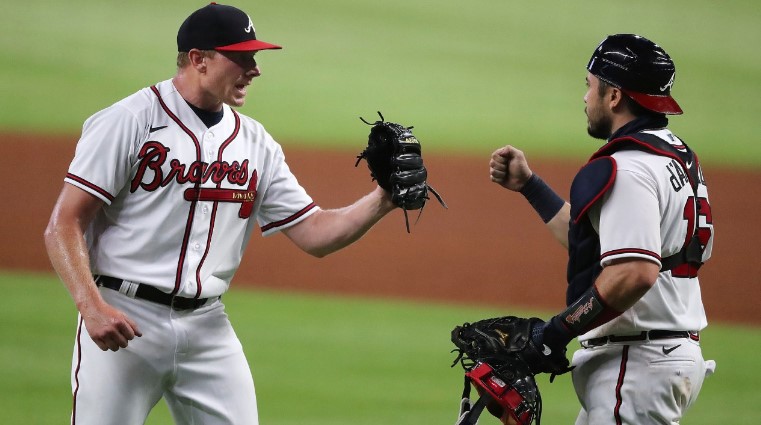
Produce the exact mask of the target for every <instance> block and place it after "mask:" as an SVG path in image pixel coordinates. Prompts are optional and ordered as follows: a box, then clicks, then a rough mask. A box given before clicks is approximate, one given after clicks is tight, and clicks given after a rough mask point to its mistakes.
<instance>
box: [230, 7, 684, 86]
mask: <svg viewBox="0 0 761 425" xmlns="http://www.w3.org/2000/svg"><path fill="white" fill-rule="evenodd" d="M243 31H245V32H247V33H249V32H251V31H253V32H254V33H256V28H254V23H253V21H251V17H250V16H249V17H248V26H247V27H246V28H245V29H243ZM671 78H672V79H673V78H674V77H671Z"/></svg>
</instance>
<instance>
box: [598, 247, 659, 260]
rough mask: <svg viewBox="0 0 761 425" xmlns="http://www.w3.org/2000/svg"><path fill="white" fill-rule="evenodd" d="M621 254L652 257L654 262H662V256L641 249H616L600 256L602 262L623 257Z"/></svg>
mask: <svg viewBox="0 0 761 425" xmlns="http://www.w3.org/2000/svg"><path fill="white" fill-rule="evenodd" d="M621 254H640V255H645V256H648V257H652V258H653V259H654V260H656V261H658V262H659V263H660V262H661V256H660V254H656V253H655V252H653V251H648V250H646V249H639V248H622V249H614V250H613V251H608V252H605V253H603V254H602V255H601V256H600V261H602V260H604V259H606V258H608V257H612V256H614V255H621Z"/></svg>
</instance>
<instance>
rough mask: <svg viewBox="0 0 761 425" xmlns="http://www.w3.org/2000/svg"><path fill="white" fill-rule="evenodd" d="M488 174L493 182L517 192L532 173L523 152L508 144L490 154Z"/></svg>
mask: <svg viewBox="0 0 761 425" xmlns="http://www.w3.org/2000/svg"><path fill="white" fill-rule="evenodd" d="M489 174H490V175H491V181H493V182H494V183H497V184H499V185H500V186H502V187H504V188H506V189H510V190H512V191H515V192H518V191H520V190H521V189H523V186H524V185H525V184H526V181H527V180H528V179H529V178H530V177H531V175H532V174H533V173H532V172H531V169H530V168H529V167H528V162H527V161H526V157H525V156H524V155H523V152H522V151H520V150H518V149H516V148H514V147H512V146H510V145H508V146H505V147H503V148H499V149H497V150H496V151H494V153H492V154H491V161H490V162H489Z"/></svg>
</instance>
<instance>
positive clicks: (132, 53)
mask: <svg viewBox="0 0 761 425" xmlns="http://www.w3.org/2000/svg"><path fill="white" fill-rule="evenodd" d="M205 4H206V3H205V2H202V1H184V0H183V1H180V0H164V1H161V2H156V1H148V0H133V1H130V2H122V1H113V0H102V1H97V2H96V1H83V0H70V1H66V2H59V1H52V0H50V1H42V0H27V1H24V2H10V1H5V2H3V5H2V13H0V48H1V51H2V52H3V54H2V55H1V56H0V146H3V147H5V148H6V152H7V154H6V157H5V158H4V160H3V163H4V165H5V166H4V167H0V175H2V177H3V180H4V181H5V184H4V185H0V194H2V195H3V199H5V201H6V202H5V205H4V207H3V208H0V234H1V235H2V239H3V242H4V245H5V246H4V248H3V249H2V250H0V253H1V256H0V268H1V269H2V270H3V271H0V289H1V290H2V292H3V294H4V302H3V303H2V308H0V340H2V341H3V343H2V344H0V410H2V411H3V412H4V417H5V418H6V419H5V420H4V421H5V422H7V423H25V424H58V423H65V422H66V421H67V418H68V415H69V409H70V407H71V395H70V385H69V367H70V361H71V348H72V344H73V336H74V330H75V325H76V310H75V309H74V307H73V305H72V303H71V301H70V299H69V296H68V294H67V293H66V291H65V290H64V289H63V287H62V285H60V284H59V283H58V281H57V278H56V277H55V275H54V273H53V271H52V269H51V268H50V266H49V264H48V263H47V258H46V257H45V254H44V248H43V247H42V239H41V237H42V231H43V229H44V225H45V223H46V221H47V217H48V216H49V214H50V207H52V204H53V203H54V202H55V196H57V193H58V190H60V186H61V184H62V183H61V179H62V173H63V172H65V169H66V168H65V167H66V166H67V164H68V161H69V160H70V156H71V154H72V153H73V149H74V145H75V143H76V140H77V138H78V135H79V131H80V129H81V125H82V123H83V121H84V120H85V119H86V118H87V117H89V116H90V115H92V114H93V113H94V112H96V111H98V110H100V109H102V108H105V107H107V106H109V105H111V104H112V103H114V102H116V101H117V100H119V99H121V98H123V97H125V96H128V95H130V94H132V93H134V92H135V91H137V90H139V89H140V88H142V87H146V86H149V85H151V84H154V83H156V82H158V81H161V80H164V79H168V78H171V77H172V76H173V75H174V72H175V56H176V42H175V37H176V33H177V29H178V27H179V25H180V24H181V23H182V21H183V20H184V19H185V18H186V17H187V16H188V15H189V14H190V13H191V12H192V11H193V10H195V9H198V8H200V7H202V6H204V5H205ZM231 4H233V5H235V6H237V7H239V8H241V9H243V10H245V11H246V12H248V13H249V14H250V16H251V18H252V20H253V22H254V25H255V26H256V30H257V36H258V38H260V39H262V40H265V41H269V42H272V43H276V44H280V45H282V46H284V49H283V50H281V51H265V52H261V53H259V54H258V55H257V60H258V62H259V63H260V66H261V69H262V73H263V75H262V77H261V78H259V79H257V80H255V81H254V83H253V85H252V86H251V87H250V88H249V96H248V101H247V103H246V105H245V106H244V107H242V108H240V111H241V112H242V113H244V114H246V115H250V116H252V117H254V118H255V119H257V120H258V121H260V122H262V123H263V124H264V125H265V127H266V128H267V130H268V131H269V132H270V133H271V134H272V135H273V136H274V137H275V138H276V140H278V141H279V142H280V143H281V144H283V146H284V149H285V150H286V154H287V155H288V157H289V158H292V163H291V164H292V168H293V169H294V170H295V172H296V174H297V176H298V177H299V179H300V181H302V182H303V184H304V185H305V186H306V187H307V188H308V189H309V190H310V193H313V196H315V198H316V199H321V200H322V201H321V202H322V204H323V205H326V206H328V207H333V206H341V205H344V204H345V203H346V202H351V201H352V200H354V199H356V198H357V197H358V196H361V195H362V194H363V193H364V192H365V191H367V190H370V188H371V187H372V186H371V183H370V182H369V177H368V176H367V172H366V169H364V167H363V166H362V167H361V169H360V170H356V169H354V168H353V167H352V165H353V162H354V156H355V155H356V154H357V153H359V151H361V149H362V148H363V147H364V144H365V142H366V138H367V131H368V127H367V126H366V125H365V124H363V123H362V122H361V121H360V120H359V117H360V116H362V117H364V118H365V119H367V120H369V121H372V120H374V119H376V117H377V115H376V111H381V112H382V113H383V115H384V116H385V117H386V119H387V120H391V121H397V122H402V123H403V124H406V125H414V127H415V134H416V135H417V136H418V138H419V139H420V140H421V142H422V143H423V149H424V152H425V154H426V161H427V163H428V164H429V169H430V170H431V184H433V186H434V187H436V188H437V189H438V190H440V191H441V193H442V194H443V195H444V197H445V200H447V201H448V202H449V204H450V210H448V211H446V212H445V211H443V210H441V208H439V207H438V205H431V206H429V207H426V211H425V214H423V216H422V218H421V220H420V223H419V225H418V226H416V227H414V228H413V234H412V235H406V233H405V232H404V230H403V221H402V218H401V216H400V215H394V216H392V217H388V218H387V219H386V220H384V222H382V223H381V224H380V225H379V226H378V229H374V230H373V231H371V233H370V234H369V235H368V237H367V238H366V240H363V241H360V242H359V243H358V244H357V246H356V247H355V246H352V247H350V248H348V249H347V250H346V252H342V253H339V254H337V255H335V256H332V257H329V258H327V259H325V260H324V261H316V260H312V259H303V257H305V256H304V255H303V254H300V253H298V252H297V250H296V249H295V248H293V247H291V246H288V245H289V244H288V243H287V242H286V241H285V238H282V237H277V236H276V237H273V238H268V239H264V240H262V239H261V238H254V240H253V243H252V246H251V247H250V249H249V251H248V252H247V258H246V264H249V263H250V264H254V265H255V267H251V268H247V269H245V270H241V273H240V275H239V276H236V282H235V284H234V287H233V290H232V292H233V293H232V294H231V296H229V297H227V298H226V304H227V306H228V310H229V312H230V315H231V317H232V320H233V324H234V326H235V327H236V330H237V331H238V333H239V336H240V338H241V341H242V342H243V344H244V346H245V347H246V352H247V353H248V355H249V360H250V361H251V365H252V370H253V372H254V377H255V380H256V384H257V392H258V397H259V405H260V406H259V408H260V412H261V421H262V423H263V424H278V425H280V424H290V423H294V424H295V423H299V424H303V423H316V424H320V423H324V424H343V423H346V424H349V423H366V424H373V423H378V424H380V423H384V424H385V423H390V422H393V423H399V424H405V423H409V424H413V423H414V424H418V423H454V420H455V416H456V412H457V404H458V402H459V397H460V391H461V380H462V374H461V370H459V369H458V368H449V365H450V364H451V361H452V360H453V358H454V357H453V356H452V355H450V353H449V350H450V349H451V348H452V347H451V343H450V342H449V340H448V334H449V331H450V329H451V327H452V326H454V325H455V324H458V323H461V322H463V321H472V320H477V319H480V318H484V317H490V316H497V315H504V314H508V313H509V314H534V315H538V316H539V317H548V316H549V315H551V314H553V312H554V311H556V310H557V309H556V308H555V306H556V305H559V304H558V303H562V298H563V293H562V291H563V287H564V285H565V283H564V276H565V270H564V261H565V253H563V252H562V250H560V249H557V248H555V249H551V248H550V249H545V247H544V245H542V244H540V242H538V241H539V240H542V239H543V238H544V239H548V238H549V236H548V235H547V234H546V231H545V230H544V229H543V226H542V225H541V222H538V221H539V220H537V219H536V218H535V217H534V216H533V215H531V214H533V213H532V212H531V211H530V207H528V206H527V205H525V202H523V201H522V200H521V199H516V198H511V197H510V198H506V199H503V198H502V197H500V195H501V193H502V192H499V191H498V190H497V189H495V188H492V187H491V186H490V185H489V184H488V181H486V180H485V179H486V167H487V162H488V156H489V154H490V153H491V152H492V151H493V150H494V149H496V148H498V147H501V146H503V145H505V144H508V143H510V144H515V145H517V146H519V147H521V149H523V150H524V151H525V152H526V153H527V155H528V156H529V157H530V159H532V161H533V160H536V162H534V163H533V164H534V166H535V167H536V168H535V169H537V170H542V171H541V172H540V173H542V174H543V175H547V176H549V177H548V179H547V180H548V181H549V182H550V183H551V184H553V185H555V186H556V187H557V188H558V191H559V192H561V193H566V192H567V186H568V184H569V183H570V181H568V180H567V178H570V177H571V176H572V175H573V172H574V171H575V170H576V169H578V167H579V166H580V165H581V164H583V163H584V161H585V159H586V158H588V156H589V155H590V154H591V153H592V152H593V151H594V150H596V149H597V146H598V144H597V142H595V141H592V140H591V139H590V138H589V137H588V136H587V135H586V132H585V117H584V103H583V100H582V97H583V95H584V91H585V86H584V77H585V75H586V71H585V65H586V63H587V60H588V59H589V57H590V55H591V53H592V51H593V49H594V48H595V47H596V46H597V44H598V43H599V42H600V41H602V40H603V39H604V38H605V36H606V35H608V34H614V33H637V34H641V35H644V36H646V37H648V38H650V39H651V40H653V41H655V42H656V43H658V44H660V45H661V46H662V47H663V48H664V49H665V50H666V51H667V52H668V53H669V54H670V55H671V56H672V58H673V59H674V61H675V63H676V66H677V75H676V81H675V84H674V89H673V92H672V93H673V95H674V97H675V98H676V99H677V100H678V101H679V103H680V105H681V106H682V108H683V109H684V110H685V114H684V115H683V116H680V117H674V118H672V119H671V126H670V127H671V128H672V129H673V130H674V132H675V133H677V134H678V135H680V136H681V137H682V138H683V139H684V140H685V141H686V142H687V143H688V144H689V145H690V146H691V147H693V148H694V149H695V150H696V151H697V152H698V153H699V155H700V158H701V161H702V163H703V167H704V169H705V170H707V171H706V173H707V174H708V179H709V188H710V189H709V190H711V191H712V192H711V193H712V205H713V206H715V212H716V213H717V220H718V219H719V217H720V220H721V221H720V222H718V223H717V224H716V226H717V240H716V246H715V252H716V257H717V258H716V261H715V262H714V264H710V263H709V265H707V266H706V269H707V270H706V273H710V274H709V275H708V276H709V277H710V279H706V280H705V281H704V282H703V285H704V288H705V289H704V299H705V302H706V305H707V309H708V313H709V320H711V326H710V327H709V328H708V329H707V330H706V332H705V337H704V342H703V345H704V350H705V352H706V356H707V357H709V358H714V359H716V360H717V363H718V368H717V373H716V375H714V376H713V377H711V378H710V379H709V380H707V381H706V385H705V387H704V389H703V392H702V393H701V397H700V399H699V401H698V403H697V405H696V406H695V407H694V408H693V410H691V411H690V412H689V413H688V416H687V417H686V418H685V420H684V423H686V424H713V423H720V422H731V423H737V424H757V423H759V420H761V405H759V403H758V402H757V400H758V396H757V395H756V394H757V390H756V384H755V383H756V382H757V380H758V378H759V377H761V373H759V371H758V366H757V364H756V363H757V362H756V361H755V360H756V359H755V355H756V353H758V352H760V351H761V330H759V328H758V323H761V314H759V313H758V311H757V308H754V306H757V305H758V303H759V302H761V295H759V291H758V290H757V288H758V285H759V284H761V278H759V275H758V274H757V273H755V272H754V270H753V264H754V263H755V257H756V254H755V252H756V251H757V249H756V248H754V246H753V244H752V243H753V241H755V240H756V239H757V238H758V236H761V225H759V222H758V218H757V217H756V211H757V210H758V209H757V207H761V205H759V201H758V200H757V198H758V197H756V196H754V195H753V193H755V190H756V189H755V187H756V186H757V185H758V184H761V173H759V165H760V164H761V143H760V142H761V137H759V132H758V131H757V127H758V122H759V119H758V117H759V116H760V115H761V100H760V99H761V54H760V53H759V47H758V46H759V44H760V42H761V7H759V5H758V3H757V2H756V1H750V0H748V1H733V2H715V1H708V0H703V1H685V0H679V1H669V2H663V1H639V2H610V1H599V0H593V1H585V2H562V1H548V0H539V1H534V2H518V1H507V0H504V1H496V0H483V1H473V2H459V1H457V2H456V1H449V0H444V1H428V0H405V1H402V0H387V1H370V0H343V1H337V0H325V1H320V2H317V1H306V0H303V1H293V0H280V1H263V0H260V1H247V0H246V1H241V2H236V3H231ZM47 155H51V156H47ZM326 158H327V159H326ZM344 163H345V168H343V167H344V165H343V164H344ZM325 164H330V165H328V166H326V165H325ZM335 164H341V165H340V167H339V166H333V165H335ZM321 165H322V166H321ZM474 167H475V169H478V167H481V168H482V169H483V174H484V175H483V177H478V179H476V177H471V174H470V172H471V171H472V169H474ZM328 171H330V172H328ZM711 176H715V177H713V178H715V180H714V181H713V183H712V180H711V178H712V177H711ZM349 180H356V181H359V182H361V183H364V184H365V185H364V186H360V187H359V188H357V187H354V186H352V187H348V186H347V185H348V183H347V181H349ZM485 182H486V183H485ZM714 188H717V189H719V188H720V189H721V190H716V191H714ZM315 194H316V195H315ZM32 205H34V206H33V207H32ZM434 241H435V242H434ZM484 248H487V249H489V248H491V249H490V251H491V252H490V253H486V254H484V253H483V251H482V250H483V249H484ZM437 258H438V259H439V260H442V259H443V261H444V262H445V263H446V264H445V265H444V266H437V267H438V268H435V267H433V266H432V264H434V263H435V261H434V260H436V259H437ZM348 263H353V265H355V266H359V267H360V269H361V270H364V271H363V272H360V273H357V272H354V271H352V272H348V271H346V272H340V270H342V267H344V266H346V265H347V264H348ZM392 264H400V265H399V266H398V267H393V266H391V265H392ZM436 264H438V263H436ZM413 265H414V266H417V267H416V268H414V269H413ZM542 269H547V270H550V273H552V274H551V275H550V276H551V278H549V279H550V280H551V282H548V283H547V286H544V285H542V286H539V285H533V286H532V285H528V284H526V283H527V282H531V277H532V275H536V274H538V273H539V271H541V270H542ZM304 270H306V271H307V272H309V273H311V274H313V275H314V276H316V277H315V278H314V279H313V281H312V280H310V281H308V282H302V281H298V278H297V276H296V271H302V272H303V271H304ZM701 273H702V272H701ZM469 276H470V277H469ZM379 282H385V283H389V285H390V288H391V289H388V290H386V289H383V288H381V287H380V284H379ZM520 283H524V284H526V288H524V289H525V290H515V289H509V290H508V289H507V288H512V286H510V285H513V284H520ZM412 288H417V289H414V290H413V289H412ZM500 291H503V292H500ZM452 293H455V294H459V295H458V296H457V297H454V298H453V297H452V296H450V295H449V294H452ZM716 300H719V301H716ZM719 306H721V311H720V309H719ZM727 306H729V307H730V308H732V306H734V310H725V308H726V307H727ZM540 384H541V385H542V387H541V388H542V391H543V395H544V400H545V420H544V422H545V423H548V424H552V423H572V421H573V420H574V418H575V414H576V412H577V410H578V402H577V401H576V400H575V395H574V394H573V390H572V385H571V382H570V378H569V377H568V376H564V377H560V378H558V380H556V382H555V383H553V384H552V385H550V384H549V383H548V382H541V383H540ZM149 423H150V424H168V423H171V419H170V418H169V414H168V412H167V411H166V408H165V407H163V405H160V406H159V407H157V409H156V411H155V412H154V413H153V414H152V415H151V417H150V418H149ZM481 423H483V424H487V423H496V420H495V419H493V418H487V417H484V418H483V419H482V422H481Z"/></svg>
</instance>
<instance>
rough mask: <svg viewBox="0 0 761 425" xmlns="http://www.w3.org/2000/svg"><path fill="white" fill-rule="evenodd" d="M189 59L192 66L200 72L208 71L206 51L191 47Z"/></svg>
mask: <svg viewBox="0 0 761 425" xmlns="http://www.w3.org/2000/svg"><path fill="white" fill-rule="evenodd" d="M188 61H189V62H190V66H192V67H193V68H195V69H196V70H197V71H198V72H200V73H205V72H206V53H205V52H204V51H202V50H198V49H190V51H189V52H188Z"/></svg>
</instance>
